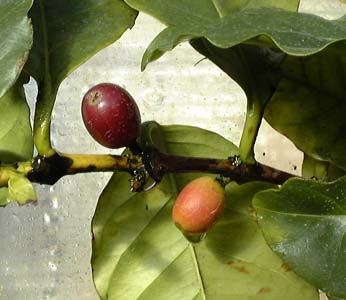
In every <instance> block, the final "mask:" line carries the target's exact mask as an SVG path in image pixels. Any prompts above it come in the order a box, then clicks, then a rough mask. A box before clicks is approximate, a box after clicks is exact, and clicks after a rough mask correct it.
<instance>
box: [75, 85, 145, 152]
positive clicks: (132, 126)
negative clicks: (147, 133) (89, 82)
mask: <svg viewBox="0 0 346 300" xmlns="http://www.w3.org/2000/svg"><path fill="white" fill-rule="evenodd" d="M82 118H83V121H84V125H85V127H86V128H87V130H88V131H89V133H90V134H91V136H92V137H93V138H94V139H95V140H96V141H97V142H98V143H100V144H101V145H103V146H105V147H108V148H112V149H116V148H121V147H129V146H131V145H133V144H134V142H135V140H136V138H137V137H138V135H139V133H140V128H141V116H140V112H139V109H138V107H137V104H136V102H135V100H134V99H133V98H132V96H131V95H130V94H129V93H128V92H127V91H126V90H124V89H123V88H121V87H120V86H118V85H116V84H112V83H101V84H98V85H95V86H94V87H92V88H91V89H90V90H89V91H87V92H86V94H85V95H84V97H83V101H82Z"/></svg>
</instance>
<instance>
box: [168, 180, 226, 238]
mask: <svg viewBox="0 0 346 300" xmlns="http://www.w3.org/2000/svg"><path fill="white" fill-rule="evenodd" d="M224 202H225V190H224V187H223V186H222V185H221V184H220V183H219V182H218V181H216V180H215V179H213V178H211V177H199V178H197V179H195V180H192V181H191V182H189V183H188V184H187V185H186V186H185V187H184V188H183V189H182V190H181V192H180V193H179V195H178V197H177V199H176V201H175V204H174V206H173V212H172V217H173V220H174V222H175V224H176V225H177V227H178V228H179V229H180V230H181V231H182V232H183V233H184V234H185V235H187V236H189V235H198V234H203V233H205V232H207V231H208V230H209V229H210V227H211V226H212V225H213V224H214V223H215V221H216V220H217V219H218V218H219V217H220V215H221V214H222V212H223V210H224Z"/></svg>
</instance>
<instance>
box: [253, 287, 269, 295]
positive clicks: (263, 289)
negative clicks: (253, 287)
mask: <svg viewBox="0 0 346 300" xmlns="http://www.w3.org/2000/svg"><path fill="white" fill-rule="evenodd" d="M271 291H272V290H271V289H270V288H268V287H263V288H261V289H260V290H259V291H258V292H257V294H266V293H270V292H271Z"/></svg>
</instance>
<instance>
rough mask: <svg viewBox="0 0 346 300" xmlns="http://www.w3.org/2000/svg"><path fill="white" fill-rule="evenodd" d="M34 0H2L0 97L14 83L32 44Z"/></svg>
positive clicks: (0, 2)
mask: <svg viewBox="0 0 346 300" xmlns="http://www.w3.org/2000/svg"><path fill="white" fill-rule="evenodd" d="M31 5H32V0H8V1H0V12H1V18H0V36H1V40H0V49H1V50H0V97H1V96H3V95H4V94H5V93H6V91H7V90H8V89H9V88H10V87H11V86H12V85H13V84H14V82H15V81H16V79H17V78H18V76H19V74H20V72H21V70H22V68H23V65H24V64H25V62H26V60H27V56H28V53H29V50H30V48H31V45H32V27H31V24H30V21H29V19H28V18H27V13H28V11H29V9H30V7H31Z"/></svg>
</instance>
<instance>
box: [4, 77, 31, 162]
mask: <svg viewBox="0 0 346 300" xmlns="http://www.w3.org/2000/svg"><path fill="white" fill-rule="evenodd" d="M0 110H1V118H0V161H1V162H7V163H8V162H16V161H21V160H30V159H31V158H32V155H33V149H34V145H33V138H32V131H31V125H30V111H29V107H28V105H27V102H26V99H25V95H24V88H23V81H22V80H21V79H19V80H18V81H17V82H16V84H15V85H14V86H12V88H10V90H9V91H8V92H7V93H6V94H5V95H4V96H2V97H1V98H0Z"/></svg>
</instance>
